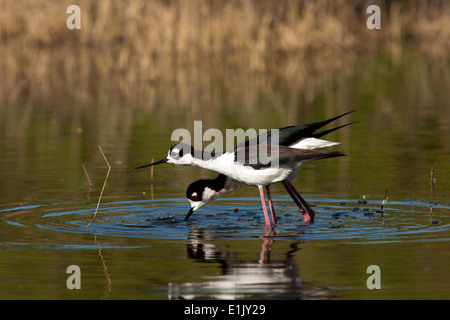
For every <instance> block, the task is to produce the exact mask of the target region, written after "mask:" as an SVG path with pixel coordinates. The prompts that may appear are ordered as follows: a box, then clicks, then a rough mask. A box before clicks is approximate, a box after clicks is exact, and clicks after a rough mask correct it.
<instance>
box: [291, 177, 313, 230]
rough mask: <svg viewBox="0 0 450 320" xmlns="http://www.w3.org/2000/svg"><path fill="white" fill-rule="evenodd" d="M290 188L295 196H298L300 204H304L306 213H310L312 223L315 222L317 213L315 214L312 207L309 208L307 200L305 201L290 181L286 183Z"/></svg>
mask: <svg viewBox="0 0 450 320" xmlns="http://www.w3.org/2000/svg"><path fill="white" fill-rule="evenodd" d="M286 183H287V184H288V185H289V187H290V188H291V189H292V191H293V192H294V193H295V195H296V196H297V198H298V199H299V200H300V202H301V203H302V204H303V206H304V207H305V209H306V211H308V213H309V216H310V217H311V221H314V216H315V215H316V213H315V212H314V210H313V209H311V207H310V206H309V204H308V202H306V200H305V199H303V197H302V196H301V195H300V194H299V193H298V191H297V190H296V189H295V187H294V186H293V185H292V183H290V182H289V181H287V182H286Z"/></svg>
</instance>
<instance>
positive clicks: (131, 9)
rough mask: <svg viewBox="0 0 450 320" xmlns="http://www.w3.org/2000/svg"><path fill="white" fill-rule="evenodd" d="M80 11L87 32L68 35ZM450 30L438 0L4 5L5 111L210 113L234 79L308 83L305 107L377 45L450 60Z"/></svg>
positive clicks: (13, 1) (0, 52)
mask: <svg viewBox="0 0 450 320" xmlns="http://www.w3.org/2000/svg"><path fill="white" fill-rule="evenodd" d="M72 4H77V5H78V6H79V7H80V8H81V19H82V21H81V30H68V29H67V28H66V19H67V17H68V16H69V15H68V14H67V13H66V8H67V7H68V6H69V5H72ZM369 4H378V5H379V6H380V7H381V9H382V29H381V30H368V29H367V28H366V19H367V17H368V14H366V13H365V10H366V7H367V6H368V5H369ZM449 23H450V4H449V3H448V2H447V1H439V0H436V1H433V2H431V1H420V0H413V1H400V0H398V1H389V0H385V1H381V0H371V1H347V0H334V1H329V0H317V1H309V0H303V1H300V0H281V1H271V0H229V1H223V0H171V1H169V0H165V1H163V0H153V1H146V0H127V1H125V0H124V1H118V0H102V1H95V0H79V1H76V3H74V1H73V0H66V1H48V0H35V1H28V0H3V1H1V2H0V56H1V59H0V81H1V83H2V85H1V86H0V109H1V110H2V111H3V112H5V113H7V114H10V116H11V117H16V118H17V119H19V118H20V117H25V118H26V116H27V113H26V111H24V114H17V112H16V111H15V109H16V105H17V104H25V105H27V104H28V105H34V104H40V105H41V107H42V108H50V109H51V108H54V107H55V106H57V107H58V111H57V112H60V113H62V114H64V113H65V112H64V108H70V109H73V108H74V107H80V106H81V107H83V106H90V105H97V106H99V108H104V110H99V111H98V112H99V113H100V115H106V114H109V113H108V108H109V107H108V105H109V106H113V105H120V106H126V107H127V108H132V107H133V108H134V107H141V108H145V109H147V110H153V109H154V108H157V107H160V106H161V105H162V104H163V105H164V108H169V109H170V108H171V105H177V106H180V105H181V107H186V108H190V109H195V110H196V111H202V108H210V106H211V105H214V104H220V102H218V101H211V99H213V97H214V96H215V95H214V94H213V91H214V90H222V91H223V88H221V87H225V88H226V87H227V83H228V82H233V83H239V84H242V85H241V87H242V96H243V97H244V96H245V92H249V91H251V90H253V89H254V87H255V86H260V85H261V82H265V81H273V79H277V80H276V81H280V82H281V83H284V84H285V85H287V86H289V85H290V84H292V83H295V84H296V87H301V88H303V89H302V96H303V98H302V99H303V101H302V102H303V103H305V104H308V103H311V102H312V101H313V99H314V97H315V96H316V95H317V93H318V92H321V91H322V90H323V88H324V86H326V85H327V84H326V81H328V80H326V78H327V76H326V75H327V74H329V73H330V72H346V71H345V70H346V68H348V67H349V66H351V65H352V63H353V62H354V61H355V59H356V58H357V57H359V56H361V55H367V54H371V53H373V52H375V51H379V50H387V51H390V52H391V54H392V56H393V58H394V59H397V60H398V59H399V57H400V56H401V54H402V46H403V44H404V43H405V42H408V43H410V44H411V45H412V46H415V47H417V48H418V49H419V50H420V51H421V52H423V53H424V54H426V55H428V56H430V57H432V58H434V59H437V60H438V61H440V62H445V63H446V64H447V65H448V53H449V52H450V50H449V49H450V48H449V46H450V27H449ZM324 75H325V76H324ZM266 79H269V80H266ZM270 79H272V80H270ZM324 79H325V80H324ZM216 80H217V81H218V82H216V84H215V86H216V87H214V84H213V85H212V84H211V83H215V81H216ZM266 87H267V88H268V90H270V87H271V86H270V85H267V86H266ZM224 94H225V100H226V98H227V97H226V90H225V91H224ZM161 95H162V96H161ZM244 98H245V97H244ZM230 99H232V98H230ZM245 99H248V98H245ZM254 99H257V98H254ZM273 99H274V101H271V103H272V104H274V105H279V104H282V103H284V102H283V101H276V99H278V98H277V97H276V96H274V97H273ZM64 101H68V102H66V103H64ZM258 102H259V101H257V100H252V101H248V103H245V106H251V105H256V104H257V103H258ZM297 102H298V101H295V102H292V105H295V104H297V105H298V103H297ZM22 110H24V109H22ZM25 110H26V109H25ZM71 112H73V111H71ZM118 117H120V115H119V116H118ZM17 119H16V120H17ZM17 121H18V120H17Z"/></svg>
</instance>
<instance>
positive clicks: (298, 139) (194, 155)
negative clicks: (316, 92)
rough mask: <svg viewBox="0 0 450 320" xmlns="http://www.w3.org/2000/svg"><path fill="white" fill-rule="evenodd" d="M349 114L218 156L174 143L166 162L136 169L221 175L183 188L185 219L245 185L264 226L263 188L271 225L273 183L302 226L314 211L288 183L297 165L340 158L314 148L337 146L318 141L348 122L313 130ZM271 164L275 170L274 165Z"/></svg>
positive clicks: (288, 129) (281, 132)
mask: <svg viewBox="0 0 450 320" xmlns="http://www.w3.org/2000/svg"><path fill="white" fill-rule="evenodd" d="M350 112H352V111H350ZM350 112H347V113H344V114H341V115H339V116H336V117H334V118H331V119H328V120H324V121H321V122H315V123H311V124H305V125H302V126H289V127H284V128H280V129H278V141H276V140H275V139H272V135H271V134H270V133H268V135H267V136H266V137H264V138H265V139H263V140H261V139H260V136H258V137H256V138H254V139H250V140H248V141H247V142H246V143H244V144H241V145H238V146H237V147H236V148H235V149H234V150H231V151H226V152H224V153H220V154H214V155H211V154H205V153H203V152H202V151H200V150H195V149H194V148H193V147H192V146H190V145H187V144H185V143H182V142H181V143H177V144H176V145H174V146H172V147H171V148H170V150H169V152H168V156H167V157H166V158H164V159H162V160H159V161H156V162H153V163H150V164H147V165H143V166H140V167H137V168H136V169H138V168H144V167H148V166H152V165H156V164H160V163H166V162H167V163H173V164H177V165H184V166H198V167H202V168H205V169H209V170H213V171H216V172H218V173H220V175H219V176H218V177H217V178H216V179H214V180H199V181H196V182H194V183H192V184H191V185H190V186H189V187H188V190H187V194H186V195H187V197H188V199H189V201H190V203H191V209H190V210H189V212H188V214H187V216H186V218H185V220H187V219H188V218H189V216H190V215H191V214H192V213H193V212H194V211H195V210H197V209H198V208H200V207H202V206H203V205H205V204H207V203H209V202H211V201H212V200H214V199H216V198H218V197H220V196H222V195H224V194H226V193H228V192H231V191H233V190H235V189H237V188H239V187H241V186H243V185H250V186H257V187H258V189H259V192H260V197H261V204H262V207H263V211H264V218H265V223H266V225H270V220H269V217H268V213H267V209H266V204H265V198H264V191H263V187H265V188H266V191H267V196H268V200H269V206H270V211H271V214H272V221H273V222H274V223H277V219H276V215H275V210H274V208H273V203H272V199H271V195H270V189H269V186H270V185H271V184H273V183H278V182H281V183H282V184H283V185H284V186H285V188H286V190H287V191H288V193H289V195H290V196H291V197H292V199H293V200H294V202H295V203H296V204H297V206H298V207H299V209H300V211H301V212H302V213H303V216H304V221H305V222H309V221H311V222H312V221H314V215H315V213H314V211H313V210H312V209H311V208H310V206H309V205H308V204H307V203H306V201H305V200H304V199H303V198H302V197H301V196H300V194H299V193H298V192H297V190H296V189H295V188H294V186H293V185H292V184H291V182H290V181H291V180H292V179H294V178H295V177H296V176H297V174H298V172H299V170H300V165H301V163H302V162H304V161H312V160H319V159H325V158H332V157H339V156H343V155H344V154H343V153H342V152H338V151H332V152H323V151H318V150H317V149H322V148H326V147H331V146H335V145H337V144H339V143H338V142H330V141H326V140H322V139H319V138H320V137H322V136H323V135H325V134H327V133H330V132H332V131H335V130H337V129H340V128H342V127H344V126H347V125H349V124H350V123H349V124H346V125H342V126H339V127H336V128H332V129H328V130H323V131H316V130H318V129H320V128H321V127H323V126H325V125H327V124H328V123H330V122H332V121H334V120H337V119H338V118H340V117H343V116H344V115H346V114H348V113H350ZM255 139H256V140H255ZM272 140H274V141H272ZM262 148H264V150H265V152H267V156H268V158H269V159H270V161H269V162H266V160H267V159H264V161H262V159H261V157H260V152H259V151H260V150H261V149H262ZM274 163H276V165H273V164H274Z"/></svg>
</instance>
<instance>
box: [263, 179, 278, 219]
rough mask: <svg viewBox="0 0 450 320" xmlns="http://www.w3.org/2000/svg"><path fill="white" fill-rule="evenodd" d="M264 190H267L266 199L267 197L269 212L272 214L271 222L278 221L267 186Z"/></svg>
mask: <svg viewBox="0 0 450 320" xmlns="http://www.w3.org/2000/svg"><path fill="white" fill-rule="evenodd" d="M266 192H267V199H269V208H270V213H271V214H272V221H273V223H278V220H277V216H276V215H275V209H274V208H273V203H272V197H271V195H270V188H269V186H266Z"/></svg>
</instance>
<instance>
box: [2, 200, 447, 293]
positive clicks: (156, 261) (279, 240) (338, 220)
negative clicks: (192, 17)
mask: <svg viewBox="0 0 450 320" xmlns="http://www.w3.org/2000/svg"><path fill="white" fill-rule="evenodd" d="M257 200H258V199H257V198H223V199H221V200H217V201H216V203H215V205H214V206H213V205H211V206H209V207H207V208H205V209H202V210H199V211H198V212H196V213H194V215H193V216H192V217H191V218H190V220H189V221H188V222H184V221H183V218H184V216H185V214H186V209H187V206H186V201H185V200H184V199H158V200H128V201H108V202H105V203H103V204H102V205H101V206H100V209H99V211H98V215H97V218H96V221H95V222H94V223H93V224H92V225H91V226H90V227H89V228H87V225H88V223H89V222H90V220H91V219H92V217H93V212H94V211H95V207H96V202H95V201H83V202H62V203H50V204H45V205H20V206H16V207H11V208H8V209H3V210H1V211H0V214H1V216H2V227H1V228H2V242H1V243H0V245H1V246H2V250H1V255H2V258H1V260H2V261H3V263H2V264H3V267H2V276H1V282H2V287H3V290H2V298H36V297H39V298H43V299H47V298H64V299H71V298H83V299H84V298H89V299H91V298H94V299H95V298H102V299H103V298H111V299H116V298H126V299H128V298H148V299H167V298H169V299H200V298H208V299H209V298H214V299H330V298H332V299H340V298H343V299H347V298H382V299H386V298H426V299H428V298H448V297H450V286H449V281H448V277H447V276H446V274H447V271H448V270H449V263H450V259H448V258H449V252H450V251H449V250H448V249H449V248H448V246H449V245H448V243H449V242H448V241H449V240H450V239H449V238H450V204H448V203H445V199H441V200H442V201H441V202H442V204H441V203H438V202H432V203H429V202H427V201H423V200H420V199H419V200H414V199H406V200H405V201H390V202H389V201H388V202H387V204H386V208H385V211H384V213H383V214H382V212H381V210H380V201H378V200H377V201H372V200H366V201H364V200H362V199H344V198H341V199H333V198H330V197H325V196H320V197H314V198H307V199H306V200H307V201H309V202H310V203H311V204H313V208H314V210H315V211H316V213H317V219H316V222H315V223H313V224H311V225H308V224H304V223H303V222H302V221H301V218H300V216H301V215H300V213H298V212H296V210H295V207H294V205H293V203H292V201H291V200H290V199H288V198H286V197H282V196H280V197H276V198H275V199H274V201H275V204H276V208H277V213H278V215H277V216H278V217H279V223H278V225H277V226H275V227H274V228H272V229H269V230H267V229H265V228H264V220H263V215H262V210H261V208H260V205H259V203H258V202H259V201H257ZM430 208H432V209H431V214H430ZM25 265H27V268H23V267H21V268H18V266H25ZM69 265H78V266H79V267H80V270H81V289H80V290H69V289H68V288H67V286H66V280H67V278H68V277H69V276H70V274H67V273H66V269H67V267H68V266H69ZM370 265H378V266H379V267H380V270H381V279H380V280H381V289H380V290H375V289H374V290H369V289H368V288H367V285H366V281H367V278H368V277H369V276H370V274H368V273H367V267H368V266H370Z"/></svg>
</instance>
